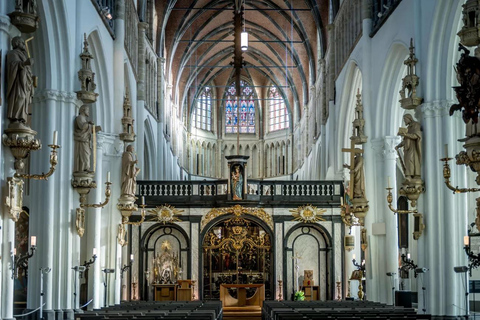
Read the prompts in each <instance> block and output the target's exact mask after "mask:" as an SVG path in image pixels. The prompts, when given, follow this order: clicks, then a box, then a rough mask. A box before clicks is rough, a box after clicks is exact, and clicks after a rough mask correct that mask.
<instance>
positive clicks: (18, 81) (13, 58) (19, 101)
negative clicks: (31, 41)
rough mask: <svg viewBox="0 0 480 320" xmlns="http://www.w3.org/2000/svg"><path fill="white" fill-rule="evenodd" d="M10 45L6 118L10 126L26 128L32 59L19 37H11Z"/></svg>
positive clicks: (32, 81)
mask: <svg viewBox="0 0 480 320" xmlns="http://www.w3.org/2000/svg"><path fill="white" fill-rule="evenodd" d="M12 47H13V50H10V51H9V52H8V53H7V76H8V80H7V101H8V109H7V118H8V119H9V120H10V126H9V127H10V128H12V127H17V128H25V127H26V128H28V126H27V125H26V123H27V120H28V115H29V114H28V109H29V107H30V104H31V103H32V98H33V92H34V76H33V74H32V65H33V59H31V58H30V57H29V56H28V52H27V50H26V45H25V41H24V40H23V39H22V38H21V37H14V38H13V39H12Z"/></svg>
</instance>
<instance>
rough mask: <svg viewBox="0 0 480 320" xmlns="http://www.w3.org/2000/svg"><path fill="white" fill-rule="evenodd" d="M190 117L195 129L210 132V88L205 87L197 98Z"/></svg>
mask: <svg viewBox="0 0 480 320" xmlns="http://www.w3.org/2000/svg"><path fill="white" fill-rule="evenodd" d="M192 117H193V125H194V126H195V128H197V129H203V130H207V131H212V88H210V87H205V89H203V91H202V93H201V94H200V95H199V96H198V98H197V105H196V106H195V109H194V110H193V115H192Z"/></svg>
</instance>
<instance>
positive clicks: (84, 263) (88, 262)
mask: <svg viewBox="0 0 480 320" xmlns="http://www.w3.org/2000/svg"><path fill="white" fill-rule="evenodd" d="M96 251H97V250H96V249H95V248H93V255H92V258H90V260H88V261H84V262H83V264H82V266H84V267H85V268H86V270H88V269H89V268H90V266H91V265H92V264H94V263H95V260H97V252H96Z"/></svg>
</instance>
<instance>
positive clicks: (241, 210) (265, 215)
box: [200, 204, 273, 230]
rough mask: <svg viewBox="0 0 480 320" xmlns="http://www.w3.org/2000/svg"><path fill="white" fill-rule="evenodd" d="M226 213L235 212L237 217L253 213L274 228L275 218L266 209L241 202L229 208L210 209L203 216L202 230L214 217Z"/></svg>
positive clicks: (252, 214)
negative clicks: (241, 203) (244, 204)
mask: <svg viewBox="0 0 480 320" xmlns="http://www.w3.org/2000/svg"><path fill="white" fill-rule="evenodd" d="M225 214H233V215H234V216H236V217H237V218H238V217H240V216H242V215H251V216H254V217H257V218H259V219H260V220H262V221H264V222H265V223H266V224H267V225H268V226H269V227H270V228H271V229H272V230H273V219H272V216H271V215H269V214H268V213H267V212H265V210H263V209H261V208H246V207H243V206H241V205H239V204H237V205H235V206H233V207H229V208H220V209H218V208H213V209H212V210H210V211H209V212H208V213H207V214H206V215H205V216H204V217H203V218H202V223H201V227H200V228H201V230H203V228H205V226H206V225H207V224H208V223H209V222H210V221H212V220H213V219H215V218H217V217H219V216H222V215H225Z"/></svg>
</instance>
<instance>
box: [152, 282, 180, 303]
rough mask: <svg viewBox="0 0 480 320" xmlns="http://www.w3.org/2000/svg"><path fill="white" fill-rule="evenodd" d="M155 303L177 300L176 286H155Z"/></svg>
mask: <svg viewBox="0 0 480 320" xmlns="http://www.w3.org/2000/svg"><path fill="white" fill-rule="evenodd" d="M152 286H153V290H154V295H153V296H154V297H155V301H175V300H177V285H176V284H153V285H152Z"/></svg>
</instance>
